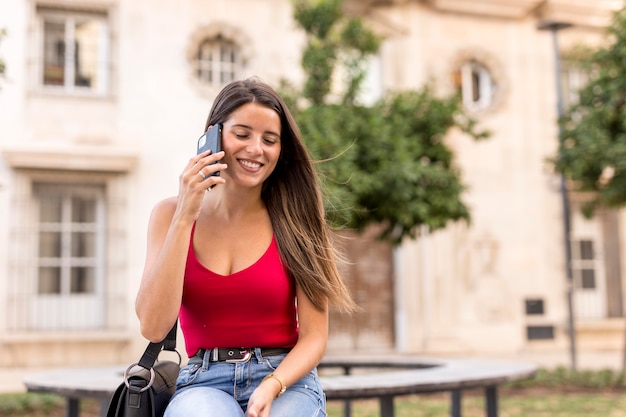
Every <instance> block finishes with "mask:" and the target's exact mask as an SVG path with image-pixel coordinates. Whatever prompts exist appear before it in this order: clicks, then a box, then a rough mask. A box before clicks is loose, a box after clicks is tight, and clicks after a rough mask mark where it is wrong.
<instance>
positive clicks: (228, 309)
mask: <svg viewBox="0 0 626 417" xmlns="http://www.w3.org/2000/svg"><path fill="white" fill-rule="evenodd" d="M194 230H195V227H194ZM193 233H194V232H193V231H192V233H191V243H190V244H189V252H188V255H187V266H186V269H185V280H184V285H183V300H182V306H181V309H180V316H179V317H180V327H181V329H182V331H183V335H184V338H185V348H186V350H187V354H188V355H189V356H190V357H191V356H192V355H194V354H195V353H196V352H197V351H198V349H200V348H205V349H211V348H214V347H225V348H228V347H245V348H250V347H274V348H279V347H285V348H290V347H293V346H294V345H295V344H296V341H297V339H298V323H297V318H296V297H295V284H294V281H293V279H291V278H290V277H289V274H288V273H287V270H286V269H285V267H284V266H283V264H282V262H281V259H280V255H279V253H278V245H277V243H276V241H275V239H274V238H273V237H272V243H271V244H270V246H269V248H268V249H267V250H266V251H265V253H264V254H263V256H261V258H260V259H259V260H258V261H256V262H255V263H254V264H253V265H251V266H249V267H248V268H246V269H244V270H242V271H239V272H235V273H234V274H231V275H227V276H223V275H219V274H216V273H214V272H212V271H210V270H208V269H207V268H205V267H204V266H203V265H202V264H200V262H199V261H198V259H197V258H196V254H195V252H194V250H193Z"/></svg>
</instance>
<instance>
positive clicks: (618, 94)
mask: <svg viewBox="0 0 626 417" xmlns="http://www.w3.org/2000/svg"><path fill="white" fill-rule="evenodd" d="M608 31H609V34H610V37H609V39H610V42H609V43H608V44H607V45H606V46H605V47H602V48H599V49H597V50H596V51H595V52H594V53H593V54H592V56H591V58H589V60H588V61H587V62H585V63H584V64H586V66H587V67H588V68H589V72H588V73H589V74H590V81H589V82H588V83H587V84H586V86H585V87H584V88H583V89H582V90H581V91H580V92H579V93H580V94H579V101H578V103H577V104H576V105H574V106H572V107H571V108H570V109H568V111H567V112H566V114H565V116H564V117H563V118H562V119H561V120H560V126H561V137H560V139H561V141H560V144H561V146H560V147H559V152H558V154H557V156H556V157H555V158H554V160H555V166H556V169H557V171H559V172H561V173H562V174H563V175H564V176H565V177H566V178H567V179H568V180H569V181H570V182H571V184H572V187H573V188H574V190H576V191H582V192H590V195H591V199H590V200H589V201H588V202H587V203H586V204H585V206H584V207H583V211H584V213H585V214H587V215H589V216H590V215H592V214H593V212H594V210H595V209H596V208H597V207H599V206H606V207H618V206H622V205H624V203H626V73H625V72H624V69H625V68H626V9H622V10H620V11H618V12H616V13H615V15H614V19H613V23H612V24H611V26H610V27H609V29H608Z"/></svg>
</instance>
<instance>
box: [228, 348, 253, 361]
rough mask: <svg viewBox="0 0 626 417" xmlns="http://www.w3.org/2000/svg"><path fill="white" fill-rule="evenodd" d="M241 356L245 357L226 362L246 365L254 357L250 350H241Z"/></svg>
mask: <svg viewBox="0 0 626 417" xmlns="http://www.w3.org/2000/svg"><path fill="white" fill-rule="evenodd" d="M230 353H231V352H230V351H229V352H228V354H229V355H230ZM239 354H240V355H243V357H241V358H238V359H226V360H225V362H228V363H245V362H248V361H249V360H250V358H251V357H252V350H250V349H240V350H239Z"/></svg>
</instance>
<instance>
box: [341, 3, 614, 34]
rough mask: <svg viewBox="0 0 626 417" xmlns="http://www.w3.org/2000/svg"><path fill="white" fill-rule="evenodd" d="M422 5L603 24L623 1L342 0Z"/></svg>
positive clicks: (499, 15) (362, 8)
mask: <svg viewBox="0 0 626 417" xmlns="http://www.w3.org/2000/svg"><path fill="white" fill-rule="evenodd" d="M411 3H413V4H418V3H419V4H425V5H427V6H429V7H430V8H431V9H433V10H435V11H439V12H443V13H459V14H467V15H475V16H483V17H492V18H500V19H523V18H527V17H532V18H536V19H538V20H551V21H566V22H568V23H571V24H573V25H577V26H586V27H598V28H600V27H606V26H607V25H609V24H610V21H611V17H612V13H613V11H614V10H617V9H619V8H620V7H623V6H624V5H626V0H346V6H347V7H348V8H350V9H352V10H357V9H358V10H360V12H361V13H363V12H366V13H367V11H368V10H371V9H373V8H376V7H394V6H400V5H406V4H411Z"/></svg>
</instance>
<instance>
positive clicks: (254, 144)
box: [246, 135, 263, 155]
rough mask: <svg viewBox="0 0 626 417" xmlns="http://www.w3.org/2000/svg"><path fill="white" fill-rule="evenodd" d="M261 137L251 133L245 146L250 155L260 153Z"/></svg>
mask: <svg viewBox="0 0 626 417" xmlns="http://www.w3.org/2000/svg"><path fill="white" fill-rule="evenodd" d="M262 140H263V139H262V138H261V136H260V135H253V136H252V137H251V138H250V140H249V141H248V144H247V146H246V151H247V152H248V153H250V154H252V155H260V154H261V152H262V151H263V150H262V147H261V143H262Z"/></svg>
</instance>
